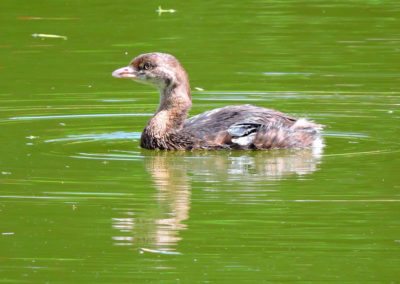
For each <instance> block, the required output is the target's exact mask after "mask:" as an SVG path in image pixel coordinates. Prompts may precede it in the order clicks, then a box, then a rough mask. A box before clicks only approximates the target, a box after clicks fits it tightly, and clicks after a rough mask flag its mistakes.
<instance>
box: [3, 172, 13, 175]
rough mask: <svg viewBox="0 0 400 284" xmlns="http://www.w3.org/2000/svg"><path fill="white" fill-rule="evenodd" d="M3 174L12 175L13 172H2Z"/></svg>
mask: <svg viewBox="0 0 400 284" xmlns="http://www.w3.org/2000/svg"><path fill="white" fill-rule="evenodd" d="M1 174H2V175H11V172H1Z"/></svg>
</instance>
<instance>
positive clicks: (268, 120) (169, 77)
mask: <svg viewBox="0 0 400 284" xmlns="http://www.w3.org/2000/svg"><path fill="white" fill-rule="evenodd" d="M112 75H113V76H114V77H116V78H125V79H132V80H134V81H136V82H139V83H145V84H149V85H152V86H154V87H156V88H158V90H159V92H160V104H159V107H158V109H157V111H156V113H155V114H154V116H153V117H152V118H151V119H150V120H149V122H148V123H147V126H146V127H145V128H144V130H143V132H142V135H141V139H140V145H141V147H142V148H146V149H159V150H193V149H259V150H264V149H275V148H309V147H320V146H321V145H322V140H321V130H322V128H323V126H322V125H320V124H316V123H314V122H312V121H309V120H307V119H305V118H300V119H297V118H294V117H292V116H289V115H287V114H284V113H282V112H279V111H276V110H273V109H267V108H263V107H258V106H254V105H248V104H247V105H233V106H226V107H222V108H217V109H213V110H210V111H206V112H204V113H201V114H198V115H196V116H194V117H191V118H189V119H187V116H188V112H189V109H190V108H191V106H192V99H191V94H190V85H189V77H188V75H187V73H186V71H185V69H184V68H183V67H182V65H181V64H180V63H179V61H178V60H177V59H176V58H175V57H174V56H173V55H170V54H166V53H160V52H153V53H145V54H141V55H139V56H137V57H135V58H134V59H133V60H132V61H131V62H130V63H129V65H128V66H126V67H122V68H119V69H117V70H115V71H114V72H113V73H112Z"/></svg>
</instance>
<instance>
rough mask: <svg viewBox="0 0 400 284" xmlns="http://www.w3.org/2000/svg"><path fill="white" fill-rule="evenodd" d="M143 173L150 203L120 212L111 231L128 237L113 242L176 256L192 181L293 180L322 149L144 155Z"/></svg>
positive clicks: (314, 166) (311, 169)
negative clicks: (139, 209) (151, 187)
mask: <svg viewBox="0 0 400 284" xmlns="http://www.w3.org/2000/svg"><path fill="white" fill-rule="evenodd" d="M142 154H143V156H144V164H145V167H146V170H147V171H148V173H149V174H150V176H151V179H152V181H153V183H154V186H155V188H156V193H155V196H154V202H151V204H149V205H148V207H147V208H146V209H145V210H144V212H143V211H142V212H134V211H133V210H132V211H131V210H124V214H125V216H127V217H126V218H114V219H113V227H114V228H115V229H117V230H118V231H119V232H120V233H124V235H126V233H128V234H129V237H118V236H115V237H114V238H113V240H114V243H115V244H117V245H134V246H135V247H136V248H138V249H140V251H141V252H152V253H166V254H169V253H171V254H175V253H178V252H177V251H176V247H177V244H178V242H179V241H180V240H181V239H182V237H181V236H180V234H181V232H182V231H183V230H185V229H187V220H188V219H189V211H190V205H191V185H192V182H207V183H208V187H209V186H210V182H212V183H211V184H213V186H214V187H215V188H216V189H217V188H218V184H219V183H220V184H223V183H224V182H227V181H240V182H241V186H243V184H246V185H247V186H248V187H251V185H252V184H255V183H256V182H259V181H268V180H280V179H288V178H296V177H297V178H298V177H302V176H304V175H307V174H310V173H313V172H314V171H316V170H317V169H318V165H319V164H320V162H321V155H322V153H321V150H320V151H315V149H314V150H313V149H302V150H276V151H249V152H243V151H241V152H239V151H237V152H235V151H196V152H184V151H171V152H168V151H153V152H150V151H145V150H144V151H143V153H142Z"/></svg>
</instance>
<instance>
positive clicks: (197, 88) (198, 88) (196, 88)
mask: <svg viewBox="0 0 400 284" xmlns="http://www.w3.org/2000/svg"><path fill="white" fill-rule="evenodd" d="M194 89H195V90H196V91H200V92H202V91H204V89H203V88H200V87H194Z"/></svg>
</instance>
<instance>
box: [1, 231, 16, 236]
mask: <svg viewBox="0 0 400 284" xmlns="http://www.w3.org/2000/svg"><path fill="white" fill-rule="evenodd" d="M1 234H2V235H3V236H11V235H14V234H15V233H14V232H4V233H1Z"/></svg>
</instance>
